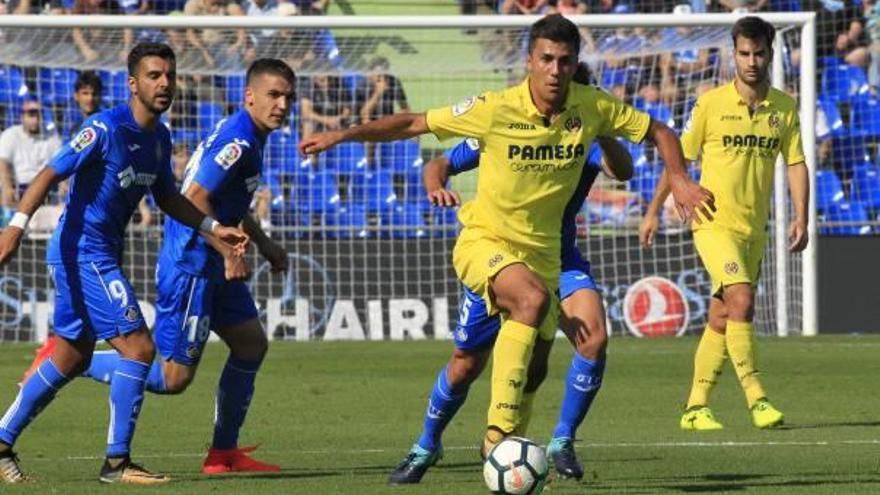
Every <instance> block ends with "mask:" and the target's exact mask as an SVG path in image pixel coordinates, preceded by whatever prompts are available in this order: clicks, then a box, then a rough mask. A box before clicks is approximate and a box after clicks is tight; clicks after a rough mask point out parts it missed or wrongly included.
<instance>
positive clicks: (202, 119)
mask: <svg viewBox="0 0 880 495" xmlns="http://www.w3.org/2000/svg"><path fill="white" fill-rule="evenodd" d="M196 111H197V114H196V117H197V122H198V130H199V132H200V133H201V134H202V135H203V136H204V135H206V134H208V133H209V132H210V131H211V129H213V128H214V125H215V124H217V122H220V119H222V118H223V117H225V116H226V112H225V111H224V110H223V106H222V105H220V104H219V103H214V102H211V101H200V102H199V103H198V104H197V105H196Z"/></svg>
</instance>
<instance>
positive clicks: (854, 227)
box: [819, 202, 872, 236]
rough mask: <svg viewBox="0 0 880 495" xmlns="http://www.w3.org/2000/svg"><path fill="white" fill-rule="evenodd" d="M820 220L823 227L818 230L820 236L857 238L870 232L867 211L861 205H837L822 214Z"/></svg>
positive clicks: (845, 203)
mask: <svg viewBox="0 0 880 495" xmlns="http://www.w3.org/2000/svg"><path fill="white" fill-rule="evenodd" d="M820 220H821V221H820V225H824V226H823V227H822V228H820V229H819V233H820V234H822V235H831V236H858V235H868V234H870V233H871V232H872V229H871V225H870V224H869V223H868V222H869V221H870V217H869V216H868V211H867V209H865V207H864V205H862V204H861V203H850V202H841V203H837V204H835V205H833V206H832V207H830V208H829V209H828V210H827V211H826V212H824V213H823V214H822V215H821V217H820ZM828 224H830V225H828ZM835 224H838V225H835Z"/></svg>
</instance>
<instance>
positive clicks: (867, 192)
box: [850, 166, 880, 210]
mask: <svg viewBox="0 0 880 495" xmlns="http://www.w3.org/2000/svg"><path fill="white" fill-rule="evenodd" d="M850 197H852V198H853V199H854V200H856V201H858V202H860V203H861V204H863V205H865V207H867V208H869V209H872V210H878V209H880V170H878V169H877V167H874V166H867V167H856V168H855V169H854V170H853V178H852V184H851V189H850Z"/></svg>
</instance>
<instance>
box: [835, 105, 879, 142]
mask: <svg viewBox="0 0 880 495" xmlns="http://www.w3.org/2000/svg"><path fill="white" fill-rule="evenodd" d="M826 116H827V114H826ZM838 117H839V114H838ZM829 126H830V122H829ZM849 127H850V133H852V134H854V135H858V136H864V137H866V138H877V137H880V100H878V99H877V98H874V97H870V98H861V99H857V100H855V101H853V102H852V107H851V111H850V126H849Z"/></svg>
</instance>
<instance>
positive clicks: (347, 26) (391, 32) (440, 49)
mask: <svg viewBox="0 0 880 495" xmlns="http://www.w3.org/2000/svg"><path fill="white" fill-rule="evenodd" d="M41 17H42V16H41ZM65 17H66V18H64V19H58V18H54V19H46V18H45V17H43V18H42V19H40V18H37V17H23V18H17V19H16V22H17V23H15V24H14V25H13V23H11V22H10V23H7V24H3V21H2V19H0V26H3V27H2V33H0V37H2V40H3V49H2V50H0V123H2V125H3V127H4V128H10V127H12V126H15V125H18V124H21V123H22V119H23V118H24V117H23V112H22V108H23V105H25V104H26V102H28V101H29V100H36V101H38V102H39V103H40V105H41V112H42V121H41V124H40V125H41V126H42V127H43V132H44V133H45V134H53V133H57V135H58V136H60V138H61V140H67V139H70V137H71V134H72V133H73V132H75V128H76V126H77V125H78V124H79V123H80V122H82V121H83V119H84V118H85V117H83V115H82V113H81V112H80V110H79V107H78V106H77V103H76V101H75V84H76V81H77V79H78V78H79V77H80V75H81V74H82V73H84V72H86V71H94V72H95V75H96V76H97V77H98V79H99V80H100V81H101V85H102V108H108V107H111V106H113V105H117V104H121V103H124V102H125V101H126V100H127V99H128V96H129V95H128V89H127V84H126V72H125V64H124V61H123V60H124V55H125V51H126V50H127V48H128V47H130V46H132V44H133V43H136V42H138V41H139V40H155V41H162V42H166V43H169V44H170V45H171V46H172V47H173V48H175V51H176V53H177V57H178V92H177V96H176V100H175V103H174V105H173V106H172V109H171V111H169V112H168V113H167V114H166V115H165V116H164V117H163V120H164V122H165V124H166V125H167V126H168V127H169V129H170V130H171V133H172V135H173V138H174V140H175V163H177V164H185V163H186V160H187V159H188V157H189V155H191V153H192V152H193V150H194V148H195V146H196V145H197V144H198V142H199V140H200V139H202V138H203V137H205V136H206V134H207V133H208V132H210V130H211V129H212V127H213V126H214V125H215V124H216V123H217V122H218V121H219V120H220V119H222V118H223V117H224V116H226V115H228V114H230V113H231V112H234V111H235V110H236V109H237V108H239V106H240V105H241V102H242V101H243V94H244V70H245V69H246V67H247V64H248V62H249V61H250V60H253V59H254V58H256V57H277V58H282V59H284V60H286V61H287V62H288V63H289V64H290V65H291V66H292V67H293V68H294V69H295V70H296V73H297V77H298V83H297V98H296V105H295V106H294V108H293V111H292V113H291V116H290V119H289V122H288V123H287V125H285V127H284V128H283V129H281V130H279V131H276V132H274V133H273V134H272V135H271V136H270V137H269V139H268V142H267V145H266V148H265V168H264V171H263V180H264V184H263V187H262V188H261V189H260V191H259V192H258V193H257V199H256V200H255V202H254V210H253V214H254V215H255V216H256V217H258V218H259V219H260V220H261V222H262V224H263V225H264V226H265V228H266V229H267V230H268V231H269V232H270V233H271V236H272V237H273V238H274V239H276V240H278V241H279V242H280V243H282V244H283V245H284V246H285V248H286V249H287V251H288V253H289V258H290V262H291V263H290V266H291V268H290V270H289V271H288V272H287V273H286V274H283V275H274V274H270V273H269V269H268V265H267V263H266V262H265V261H264V260H262V259H260V258H259V257H257V256H256V255H254V256H253V277H252V278H251V280H250V282H249V283H250V284H251V286H252V289H253V292H254V294H255V296H256V300H257V303H258V305H259V309H260V314H261V317H262V318H263V322H264V324H265V325H266V328H267V331H268V332H269V334H270V336H271V337H273V338H277V339H295V340H321V339H323V340H333V339H351V340H377V339H421V338H432V337H433V338H448V337H449V336H450V335H451V333H452V331H453V329H454V325H455V319H456V315H457V304H458V296H459V292H460V286H459V283H458V281H457V280H456V277H455V274H454V272H453V270H452V268H451V253H452V247H453V245H454V242H455V238H456V235H457V231H458V224H457V222H456V218H455V213H456V212H455V211H454V210H450V209H442V208H435V207H432V206H430V205H429V204H428V203H427V202H426V200H425V193H424V190H423V188H422V185H421V167H422V166H423V164H424V163H426V162H427V161H428V160H430V159H431V158H432V157H434V156H436V155H438V154H439V153H441V152H442V151H444V150H445V149H447V148H449V147H451V146H454V145H455V144H457V141H446V142H438V141H437V140H436V138H435V137H434V136H432V135H427V136H423V137H422V138H421V139H418V140H411V141H401V142H392V143H382V144H377V145H375V146H365V145H363V144H360V143H347V144H343V145H341V146H338V147H337V148H335V149H333V150H331V151H329V152H327V153H324V154H321V155H319V156H309V157H304V156H300V155H299V154H298V152H297V149H296V146H297V143H298V142H299V141H300V139H302V138H303V137H304V136H306V135H308V134H310V133H312V132H317V131H321V130H326V129H334V128H339V127H343V126H348V125H353V124H356V123H358V122H364V121H367V120H370V119H375V118H378V117H381V116H382V115H387V114H389V113H391V112H394V111H399V110H406V109H409V110H412V111H424V110H426V109H429V108H432V107H437V106H442V105H451V104H454V103H456V102H458V101H460V100H462V99H464V98H465V97H468V96H470V95H474V94H479V93H480V92H482V91H486V90H497V89H501V88H504V87H506V86H508V85H511V84H516V83H518V82H520V81H521V80H522V79H523V78H524V77H525V71H524V67H525V43H526V37H527V36H526V35H527V26H528V24H529V23H530V22H531V21H532V20H533V19H526V18H502V17H479V16H477V17H462V18H448V17H440V18H434V19H433V20H431V19H430V18H429V19H425V18H399V19H395V18H333V17H323V18H303V17H283V16H279V17H274V18H251V17H241V18H198V17H191V18H183V17H164V18H152V17H140V18H132V17H123V18H105V17H88V18H77V17H70V16H65ZM670 17H671V16H640V15H634V16H604V17H592V16H583V17H578V18H576V20H577V23H578V24H579V25H580V26H581V28H582V34H583V37H584V40H585V41H584V44H583V49H582V52H581V58H582V60H583V61H585V62H587V63H588V64H589V65H590V67H591V68H592V72H593V75H594V78H595V82H596V84H598V85H600V86H602V87H603V88H604V89H605V90H606V91H608V92H609V93H611V94H614V95H616V96H618V97H620V98H622V99H624V100H625V101H627V102H628V103H630V104H632V105H633V106H635V107H636V108H638V109H641V110H643V111H645V112H647V113H649V114H650V115H651V116H652V117H653V118H654V119H656V120H659V121H661V122H664V123H666V124H667V125H669V126H670V127H672V128H673V129H675V130H676V131H680V130H681V128H682V126H683V123H684V121H685V120H686V118H687V115H688V113H689V111H690V109H691V108H692V106H693V104H694V101H695V99H696V97H697V96H698V95H699V94H701V93H702V92H704V91H706V90H708V89H710V88H712V87H715V86H717V85H719V84H723V83H725V82H727V81H730V80H731V78H732V75H733V68H732V60H731V44H730V36H729V30H730V26H731V25H732V23H733V22H734V21H735V19H736V17H734V16H714V15H703V16H679V17H677V18H675V19H676V22H675V24H677V25H672V24H669V18H670ZM808 20H809V16H803V15H789V16H783V15H775V16H774V17H773V21H774V22H775V23H776V24H777V25H778V27H779V28H780V30H781V35H780V36H779V39H778V40H777V43H778V44H779V43H781V44H782V45H783V46H777V53H779V54H780V60H779V62H780V63H779V65H778V67H777V70H776V74H777V78H776V79H777V83H778V84H779V86H780V87H781V88H783V89H785V90H787V91H788V92H789V93H791V94H795V95H798V94H803V91H804V90H803V89H802V87H801V86H799V85H798V77H801V78H808V79H809V78H811V77H812V75H810V74H809V73H805V72H804V69H805V68H808V67H811V66H810V65H809V64H810V62H809V61H810V60H812V57H813V54H812V50H811V49H810V47H809V46H807V44H805V43H802V36H801V32H802V29H803V28H802V26H804V25H805V23H807V21H808ZM805 48H806V49H805ZM795 54H796V55H795ZM793 57H797V58H793ZM798 60H799V62H798ZM805 61H806V62H805ZM798 64H799V65H798ZM799 71H800V72H799ZM808 97H809V96H808ZM802 118H804V119H805V122H809V123H808V124H804V128H803V131H804V133H805V134H811V133H812V132H813V130H812V124H811V122H812V118H811V116H810V118H806V116H804V117H802ZM805 139H806V140H805V148H810V147H812V143H813V140H812V136H809V138H807V136H805ZM628 149H629V150H630V152H631V154H632V156H633V161H634V164H635V169H636V175H635V177H634V179H633V180H632V181H629V182H628V183H617V182H614V181H612V180H610V179H600V180H599V181H598V182H597V184H596V185H595V186H594V188H593V191H592V192H591V194H590V196H589V198H588V200H587V202H586V203H585V204H584V205H583V207H582V211H581V215H579V217H578V226H577V227H578V242H579V246H580V248H581V249H582V250H583V251H584V253H585V254H586V256H587V258H588V259H589V260H591V261H592V266H593V275H594V276H595V278H596V279H597V281H598V282H599V283H600V284H601V286H602V289H603V293H604V296H605V300H606V304H607V309H608V319H609V322H610V329H611V331H612V332H614V333H619V334H637V335H676V334H683V333H688V332H697V331H699V330H700V329H701V328H702V327H703V326H704V325H705V323H706V314H707V308H708V300H709V291H710V284H709V280H708V276H707V274H706V273H705V271H704V270H703V268H702V266H701V264H700V262H699V259H698V258H697V256H696V254H695V251H694V248H693V244H692V237H691V234H690V230H689V228H688V227H686V226H683V225H681V224H680V223H679V222H678V221H677V220H676V219H675V217H674V216H673V215H671V214H670V212H669V211H667V212H666V213H665V214H664V217H663V228H662V231H661V233H660V234H659V236H658V238H657V240H656V242H655V246H654V247H653V248H652V249H650V250H643V249H642V248H641V247H640V246H639V243H638V237H637V227H638V223H639V220H640V216H641V214H642V213H643V211H644V208H645V205H646V204H647V201H649V200H650V198H651V197H652V195H653V189H654V186H655V185H656V181H657V179H658V178H659V174H660V171H661V165H660V162H659V158H658V156H657V153H656V151H655V149H654V148H653V145H651V144H650V143H645V144H634V145H629V148H628ZM807 151H808V153H809V152H810V151H809V149H808V150H807ZM810 156H812V155H810ZM477 173H479V172H478V171H475V172H470V173H467V174H463V175H461V176H458V177H455V178H454V179H453V180H452V183H451V184H452V187H453V188H454V189H456V190H457V191H459V192H460V193H461V194H462V196H463V199H468V198H469V197H471V196H472V195H473V192H474V187H475V184H476V180H475V178H476V174H477ZM692 174H694V176H695V177H696V176H698V175H699V169H694V170H692ZM780 186H782V187H783V189H780V191H779V194H780V196H779V198H780V199H779V200H778V201H777V202H776V205H775V207H774V209H773V219H772V221H771V232H770V236H769V237H770V242H769V243H768V247H767V252H766V255H765V260H764V265H763V267H762V274H763V276H762V278H761V283H760V285H759V287H758V302H757V317H756V322H757V327H758V329H759V330H760V332H762V333H764V334H777V333H779V334H785V333H787V332H789V331H791V332H800V331H801V329H804V328H806V329H807V333H809V332H810V331H811V330H810V329H811V328H813V327H811V325H814V324H815V323H814V321H809V318H811V317H809V316H808V321H807V322H805V321H804V317H803V315H804V308H805V305H806V304H807V303H805V301H808V300H809V298H810V297H813V296H811V295H810V291H809V290H807V291H806V292H807V293H806V294H805V291H804V289H803V287H804V283H805V281H804V279H805V278H806V279H807V283H808V282H809V279H810V278H811V277H812V276H811V275H810V274H809V272H810V270H807V271H806V272H805V271H804V270H803V269H802V266H805V263H804V262H803V261H802V259H801V256H800V255H788V254H787V253H786V252H785V250H784V249H778V248H779V247H780V246H779V242H780V239H782V238H781V237H779V236H777V235H775V231H773V230H772V229H773V228H774V227H773V226H775V225H785V224H786V223H787V219H788V216H787V215H788V213H787V210H788V206H787V203H786V201H785V200H784V198H785V196H784V181H777V188H779V187H780ZM58 205H59V199H58V197H57V195H55V196H53V197H52V198H50V201H49V204H48V205H47V206H46V207H44V208H43V210H41V212H40V218H39V219H37V220H35V221H34V223H33V226H32V228H31V230H30V231H29V234H28V235H27V239H26V240H25V242H24V243H23V245H22V247H21V250H20V251H19V254H18V256H17V258H16V259H15V260H14V261H13V262H12V263H10V264H9V265H7V266H6V267H5V268H3V270H2V278H0V337H2V340H4V341H30V340H38V339H41V338H43V337H44V336H45V335H46V333H47V332H49V331H51V314H52V297H53V290H54V288H53V287H52V285H51V282H50V281H49V280H48V278H47V276H46V266H45V261H44V260H45V250H46V242H47V238H48V237H49V236H50V235H51V231H52V230H53V228H54V227H55V224H56V222H57V215H58V213H59V211H60V207H59V206H58ZM162 221H163V220H162V214H161V213H160V212H159V211H158V210H157V209H156V207H155V205H154V203H152V202H151V201H149V200H148V201H147V202H146V203H145V204H144V205H143V207H142V208H141V209H140V211H139V212H138V213H137V214H136V215H135V218H134V219H133V220H132V224H131V225H130V226H129V229H128V234H127V243H126V249H125V253H124V263H125V271H126V273H127V275H128V276H129V278H130V279H131V281H132V283H133V285H134V287H135V289H136V292H137V294H138V297H139V298H140V300H141V303H142V306H143V307H144V313H145V314H146V315H147V318H148V320H150V321H151V320H152V318H153V317H154V314H155V311H154V310H153V307H152V304H153V302H154V301H155V283H154V278H153V274H154V270H155V266H156V256H157V253H158V250H159V246H160V245H161V240H162ZM782 240H783V242H784V239H782ZM783 247H784V246H783ZM808 256H809V254H808ZM806 266H809V261H808V262H807V263H806ZM805 273H807V276H806V277H804V274H805Z"/></svg>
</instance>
